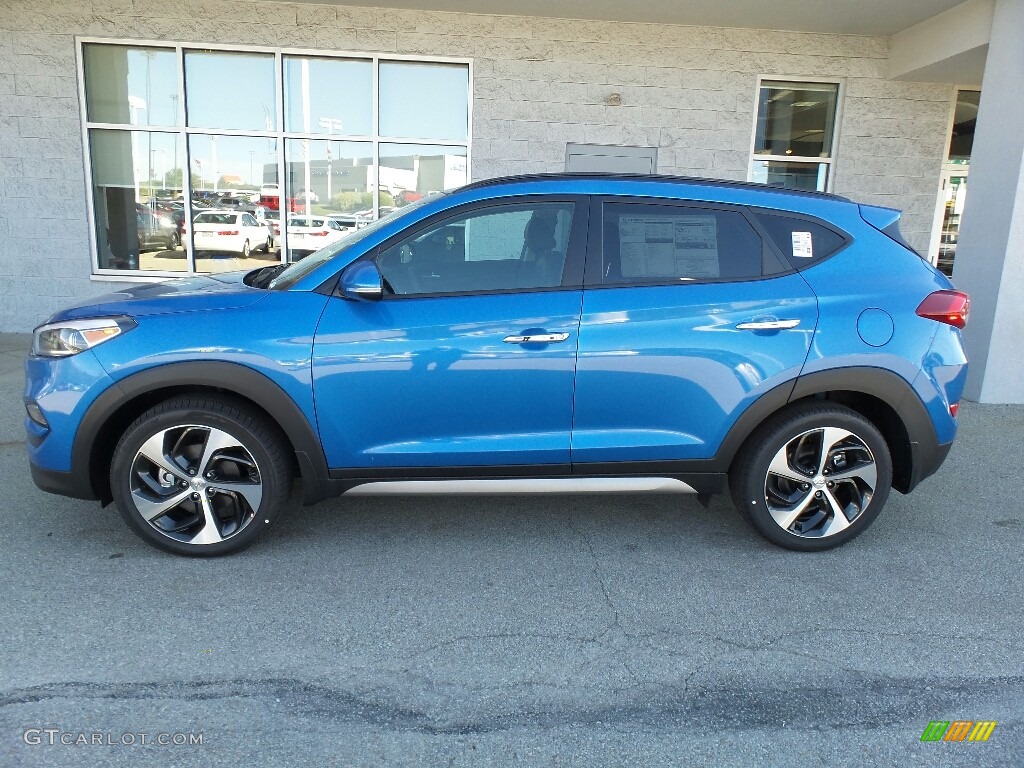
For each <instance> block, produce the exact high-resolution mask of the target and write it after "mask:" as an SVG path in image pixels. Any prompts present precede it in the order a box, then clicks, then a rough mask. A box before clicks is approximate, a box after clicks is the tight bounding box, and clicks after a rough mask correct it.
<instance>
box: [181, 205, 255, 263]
mask: <svg viewBox="0 0 1024 768" xmlns="http://www.w3.org/2000/svg"><path fill="white" fill-rule="evenodd" d="M192 229H193V231H194V233H195V234H194V235H193V237H194V240H193V242H194V244H195V249H196V250H197V251H214V252H217V253H237V254H239V255H241V257H242V258H243V259H245V258H248V257H249V254H250V253H251V252H252V251H264V252H269V251H270V242H271V235H270V230H269V229H268V228H267V226H266V225H265V224H261V223H260V222H258V221H256V218H255V217H254V216H253V215H252V214H251V213H245V212H242V213H238V212H236V211H203V212H202V213H200V214H199V215H198V216H196V217H195V219H193V226H192Z"/></svg>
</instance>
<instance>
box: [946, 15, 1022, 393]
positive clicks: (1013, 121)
mask: <svg viewBox="0 0 1024 768" xmlns="http://www.w3.org/2000/svg"><path fill="white" fill-rule="evenodd" d="M1022 41H1024V0H996V4H995V9H994V13H993V19H992V35H991V40H990V43H989V50H988V58H987V59H986V62H985V77H984V79H983V80H982V85H981V104H980V106H979V109H978V124H977V129H976V131H975V134H974V148H973V150H972V152H971V170H970V175H969V176H968V180H967V204H966V206H965V207H964V212H963V219H962V221H961V227H960V241H959V244H958V245H957V254H956V261H955V262H954V272H953V282H954V283H956V285H957V287H958V288H960V289H961V290H964V291H967V292H968V293H970V294H971V316H970V321H969V323H968V326H967V328H966V330H965V333H964V338H965V341H966V344H967V354H968V356H969V357H970V361H971V368H970V374H969V376H968V379H967V391H966V396H967V397H968V398H969V399H970V400H976V401H979V402H983V403H1024V95H1022V91H1021V84H1022V83H1024V42H1022Z"/></svg>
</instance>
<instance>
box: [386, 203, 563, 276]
mask: <svg viewBox="0 0 1024 768" xmlns="http://www.w3.org/2000/svg"><path fill="white" fill-rule="evenodd" d="M572 211H573V206H572V204H571V203H535V204H532V205H506V206H500V207H498V208H488V209H484V210H482V211H477V212H474V213H471V214H468V215H465V216H459V217H454V218H451V219H447V220H446V221H445V222H444V223H442V224H440V225H436V226H433V227H430V228H429V229H428V230H427V231H426V232H422V233H420V234H417V235H414V236H413V237H411V238H409V239H407V240H405V241H403V242H401V243H399V244H397V245H394V246H392V247H391V248H389V249H387V250H386V251H384V252H383V253H381V255H380V256H379V257H378V266H379V267H380V271H381V274H382V275H383V276H384V278H385V279H386V280H387V281H388V284H389V285H390V286H391V287H392V289H393V290H394V292H395V293H396V294H399V295H410V294H434V293H465V292H480V291H500V290H514V289H517V288H518V289H522V290H528V289H533V288H547V287H555V286H558V285H560V284H561V282H562V270H563V268H564V265H565V252H566V248H567V246H568V243H569V230H570V227H571V225H572Z"/></svg>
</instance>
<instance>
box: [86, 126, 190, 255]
mask: <svg viewBox="0 0 1024 768" xmlns="http://www.w3.org/2000/svg"><path fill="white" fill-rule="evenodd" d="M89 142H90V145H91V149H92V194H93V208H94V212H95V218H96V244H97V247H98V250H99V267H100V269H129V270H138V269H144V270H158V271H161V272H166V271H172V272H178V271H186V270H187V269H188V259H187V258H186V255H185V251H184V249H183V248H182V247H181V243H182V232H183V230H184V224H185V213H184V201H183V199H182V185H181V182H182V169H181V166H180V165H179V162H180V159H181V158H183V157H184V152H183V151H182V150H181V148H180V146H179V140H178V136H177V134H173V133H156V132H152V131H107V130H99V129H93V130H90V131H89Z"/></svg>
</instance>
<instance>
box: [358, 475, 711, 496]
mask: <svg viewBox="0 0 1024 768" xmlns="http://www.w3.org/2000/svg"><path fill="white" fill-rule="evenodd" d="M502 493H514V494H528V493H697V491H696V489H694V488H693V487H692V486H690V485H688V484H687V483H684V482H683V481H682V480H676V479H675V478H671V477H562V478H558V477H538V478H508V479H493V480H392V481H373V482H367V483H363V484H362V485H357V486H355V487H353V488H349V489H348V490H347V491H345V495H346V496H384V495H429V494H443V495H450V494H502Z"/></svg>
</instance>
